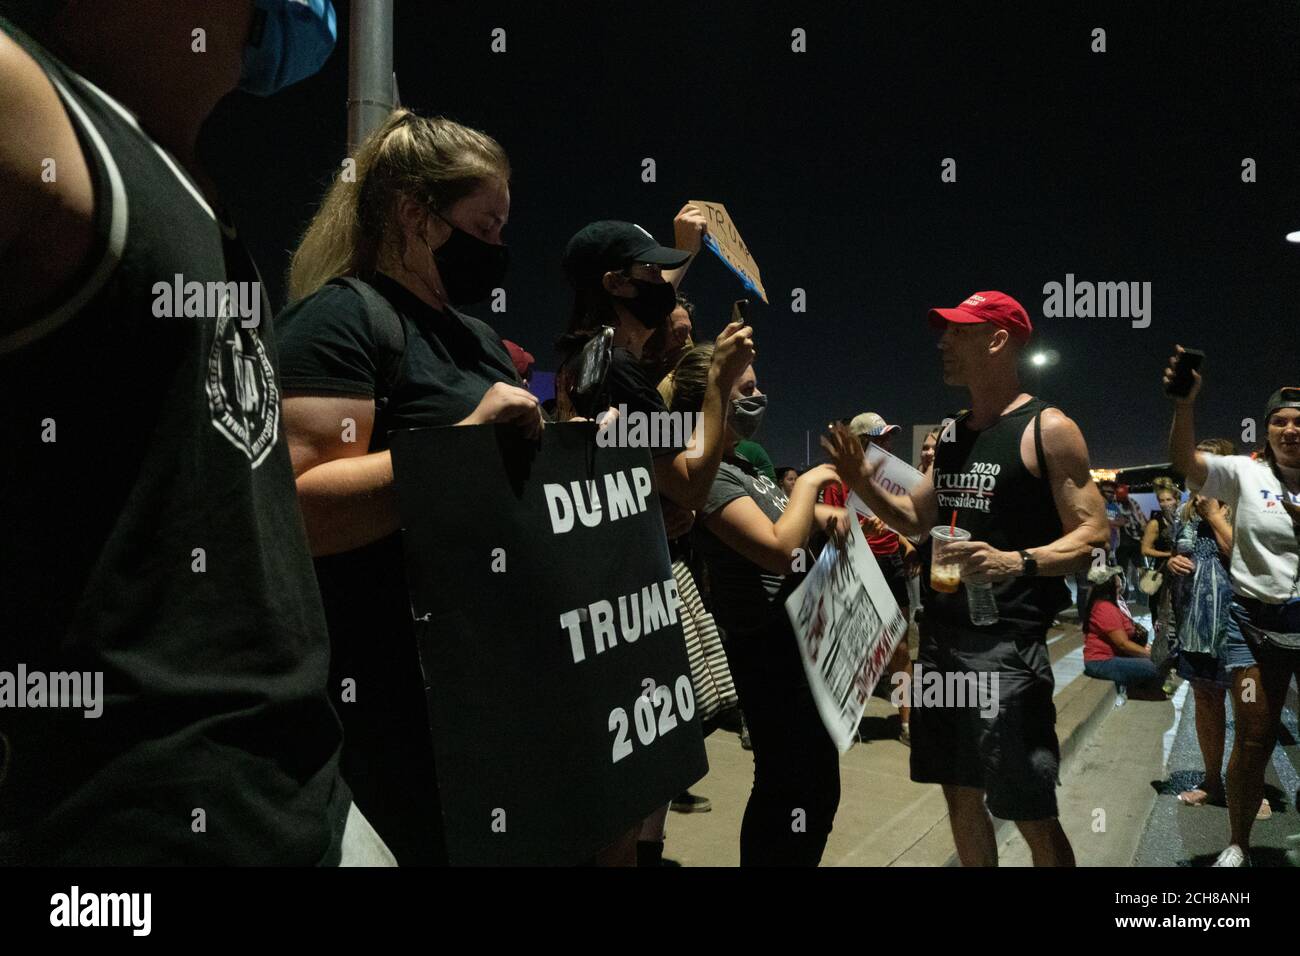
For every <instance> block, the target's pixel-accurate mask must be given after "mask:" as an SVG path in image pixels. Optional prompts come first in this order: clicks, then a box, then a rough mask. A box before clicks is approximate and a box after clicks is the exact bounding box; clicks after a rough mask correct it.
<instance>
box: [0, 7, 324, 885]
mask: <svg viewBox="0 0 1300 956" xmlns="http://www.w3.org/2000/svg"><path fill="white" fill-rule="evenodd" d="M0 30H3V31H4V32H5V33H6V34H8V35H9V36H10V37H11V38H12V39H13V40H14V41H16V42H17V43H18V44H19V45H21V46H22V47H23V48H24V49H25V50H26V51H27V52H28V53H29V54H30V55H31V56H32V57H33V59H35V60H36V62H37V63H38V64H40V66H41V67H42V68H43V69H44V71H45V73H46V75H47V76H48V77H49V79H50V81H51V83H52V84H53V86H54V88H55V90H56V91H57V92H58V95H59V97H60V99H61V100H62V102H63V105H64V108H65V110H66V111H67V115H68V117H69V118H70V120H71V122H72V125H73V127H74V129H75V130H76V133H77V137H78V140H79V142H80V145H81V150H82V153H83V154H84V156H85V159H86V163H87V165H88V166H89V168H90V171H91V177H92V181H93V185H94V194H95V212H94V216H95V232H96V237H95V242H94V245H93V248H92V250H91V252H90V254H89V256H88V257H87V260H86V265H85V267H84V268H83V270H82V272H81V274H80V275H78V276H76V277H74V282H73V283H72V284H71V287H70V288H69V289H67V290H64V293H65V294H63V295H61V296H59V297H58V303H57V304H53V305H52V307H51V308H50V310H49V311H48V312H47V313H46V315H45V318H44V319H41V320H39V321H38V322H37V323H35V324H34V325H32V326H28V327H27V328H26V329H24V330H22V331H20V332H18V333H17V334H13V335H7V336H6V335H0V401H2V402H3V407H4V409H5V414H4V415H3V416H2V417H0V444H2V445H3V447H4V448H5V454H4V455H3V456H0V529H3V530H2V531H0V535H2V537H0V672H8V673H9V674H11V675H13V674H15V673H16V672H17V671H18V669H19V668H20V666H21V667H22V668H24V669H25V671H26V673H27V674H28V675H30V674H32V673H33V672H42V673H46V674H48V673H50V672H64V673H70V672H89V673H91V674H92V675H93V674H94V673H95V672H100V673H102V675H103V676H102V682H103V683H102V701H101V703H102V716H100V717H99V718H87V717H84V716H83V710H81V709H49V708H24V709H17V708H14V707H13V706H12V702H11V703H10V705H9V706H6V707H3V708H0V733H2V734H3V736H4V738H5V739H6V741H7V745H8V753H7V767H5V768H0V863H12V862H18V861H22V862H33V863H46V864H56V865H62V864H104V863H112V864H153V863H169V864H172V863H197V864H273V863H274V864H297V865H311V864H315V863H321V862H325V863H328V862H335V861H337V859H338V845H337V844H338V839H337V838H338V834H339V832H340V823H341V820H342V817H343V816H344V815H345V814H346V812H347V805H348V802H349V797H348V793H347V789H346V787H345V786H343V784H342V782H341V780H340V778H339V772H338V751H339V746H340V736H341V731H340V727H339V723H338V720H337V718H336V716H335V714H334V711H333V709H332V707H331V705H330V701H329V699H328V697H327V695H326V685H325V680H326V673H327V667H328V663H329V644H328V639H327V636H326V630H325V622H324V619H323V614H322V611H321V605H320V598H319V595H318V593H317V591H316V584H315V578H314V576H313V573H312V565H311V560H310V557H309V554H308V549H307V542H306V535H305V533H304V530H303V525H302V520H301V517H300V515H299V511H298V504H297V501H296V496H295V492H294V478H293V472H292V468H291V466H290V462H289V454H288V448H287V445H286V442H285V437H284V426H283V422H282V421H281V418H280V394H279V390H278V385H277V381H276V356H275V350H274V345H273V341H272V335H271V327H270V309H269V306H268V303H267V302H266V300H265V297H264V296H262V297H261V298H260V300H259V301H260V308H261V315H260V325H258V326H257V327H244V322H245V321H249V322H251V315H250V316H249V317H248V318H247V319H244V318H242V317H241V315H240V314H232V312H235V311H236V310H235V309H232V307H231V305H230V300H229V299H227V298H224V297H223V296H222V295H221V291H222V290H217V295H216V297H215V298H214V299H213V300H212V301H213V302H218V303H223V304H222V305H220V306H219V307H218V308H216V309H209V308H208V307H207V303H206V301H205V303H204V305H203V306H202V307H199V305H198V302H197V300H196V301H195V308H194V310H193V311H194V312H195V313H201V314H192V315H191V316H189V317H187V316H186V315H185V314H184V309H183V308H182V313H181V314H180V315H174V316H172V317H166V316H165V315H164V314H160V313H166V312H167V311H168V302H167V301H166V300H170V299H172V298H173V297H172V294H171V293H169V292H166V291H165V290H164V289H163V288H162V286H168V287H170V286H172V285H173V283H174V281H175V277H176V276H178V275H179V276H181V277H183V280H184V281H185V282H191V281H192V282H198V283H204V286H203V288H205V289H206V288H207V286H206V284H207V283H209V282H212V283H218V282H221V283H224V282H227V281H232V282H238V283H247V284H246V285H244V286H243V289H244V290H246V291H247V292H249V293H251V292H252V291H253V289H254V287H253V286H252V285H251V283H252V282H254V281H258V276H257V274H256V272H255V270H254V269H253V266H252V262H251V260H249V259H248V258H247V256H246V255H245V254H244V251H243V247H242V246H241V245H240V243H239V242H238V240H237V239H235V238H234V236H233V233H232V232H230V231H229V230H227V229H225V228H223V226H222V225H221V223H220V222H219V221H218V219H217V218H216V216H215V215H214V213H213V211H212V209H211V208H210V207H209V206H208V204H207V203H206V202H205V201H204V199H203V197H202V194H201V192H200V191H199V190H198V189H197V188H196V187H195V186H194V184H193V183H192V182H191V181H190V180H189V179H188V178H187V177H186V176H185V174H184V172H183V171H182V170H181V169H180V167H179V165H178V164H177V163H176V162H175V161H174V160H173V159H172V158H171V157H170V156H169V155H167V154H166V153H165V152H164V151H163V150H162V149H161V148H159V147H158V146H157V145H156V144H155V143H154V142H153V140H151V139H150V138H149V137H148V136H147V135H146V134H145V133H144V132H142V131H141V130H140V128H139V126H138V125H137V123H136V120H135V119H134V117H133V116H132V115H131V114H130V113H129V112H128V111H127V110H126V109H125V108H124V107H122V106H121V105H120V104H118V103H117V102H116V101H115V100H113V99H112V98H110V97H109V96H108V95H107V94H105V93H103V92H101V91H100V90H99V89H98V88H96V87H94V86H93V85H92V84H90V83H89V82H88V81H87V80H85V79H84V78H82V77H81V76H79V75H78V74H76V73H74V72H73V71H71V70H70V69H68V68H66V67H64V66H63V65H62V64H60V63H59V62H58V61H57V60H55V59H54V58H53V57H51V56H50V55H49V54H48V53H46V52H45V51H44V50H43V49H42V48H41V47H40V46H39V45H37V44H36V43H35V42H34V41H32V40H31V39H30V38H28V37H26V36H24V35H23V34H22V33H21V32H20V31H18V30H16V29H15V28H13V27H12V26H11V25H10V24H8V23H6V22H4V21H3V20H0ZM51 254H52V255H58V254H59V253H58V250H51ZM158 284H161V285H158ZM237 288H238V287H237ZM227 291H228V289H227ZM258 291H260V285H259V287H258ZM205 299H206V296H205ZM247 301H248V303H249V304H250V312H251V302H252V298H251V296H250V297H249V298H248V300H247ZM170 305H171V306H174V305H175V302H174V301H173V302H171V303H170ZM2 307H3V306H0V308H2ZM51 438H53V440H52V441H51V440H50V439H51ZM3 677H4V675H3V674H0V680H3ZM29 680H30V676H29ZM0 690H2V686H0ZM92 690H93V676H92ZM4 750H5V748H4V747H0V754H3V753H4ZM5 759H6V757H5V756H0V761H4V760H5ZM198 811H202V812H201V813H199V812H198Z"/></svg>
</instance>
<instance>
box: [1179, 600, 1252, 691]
mask: <svg viewBox="0 0 1300 956" xmlns="http://www.w3.org/2000/svg"><path fill="white" fill-rule="evenodd" d="M1254 664H1255V655H1254V653H1253V652H1252V651H1251V649H1250V645H1249V644H1248V643H1246V638H1245V637H1243V636H1242V633H1241V627H1240V626H1239V625H1238V624H1237V618H1236V615H1235V614H1231V613H1230V614H1229V615H1228V627H1227V637H1226V638H1225V639H1224V642H1223V646H1222V647H1221V648H1219V653H1218V654H1217V655H1216V654H1197V653H1193V652H1190V651H1182V652H1180V653H1179V655H1178V676H1179V677H1181V678H1183V679H1184V680H1202V681H1211V682H1212V683H1215V684H1218V685H1219V686H1221V687H1230V686H1232V672H1233V671H1238V670H1241V669H1242V668H1243V667H1252V666H1254Z"/></svg>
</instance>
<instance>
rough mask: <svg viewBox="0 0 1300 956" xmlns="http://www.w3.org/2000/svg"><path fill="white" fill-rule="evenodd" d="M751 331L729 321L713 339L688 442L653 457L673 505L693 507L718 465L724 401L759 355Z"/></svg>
mask: <svg viewBox="0 0 1300 956" xmlns="http://www.w3.org/2000/svg"><path fill="white" fill-rule="evenodd" d="M753 335H754V330H753V329H752V328H750V327H749V326H748V325H741V324H740V323H739V322H732V323H731V324H730V325H728V326H727V327H726V328H725V329H723V331H722V334H721V335H719V336H718V338H717V340H716V341H715V348H714V350H713V361H712V364H710V366H709V382H708V387H707V388H706V389H705V392H704V405H703V407H702V408H701V409H700V416H699V418H698V420H697V421H696V424H695V431H694V433H693V434H692V435H691V441H690V446H689V447H688V448H687V449H686V450H685V451H680V452H678V453H677V454H676V455H661V456H659V457H658V458H656V459H655V480H656V482H657V485H658V489H659V493H660V494H661V495H663V496H665V497H666V498H668V499H669V500H671V501H673V502H674V503H676V504H677V505H679V506H681V507H683V508H687V509H689V510H691V511H696V510H698V509H699V508H701V507H702V506H703V505H704V502H705V501H706V500H707V499H708V496H709V489H710V488H711V487H713V479H714V478H715V477H716V476H717V474H718V465H719V464H721V462H722V454H723V452H724V451H725V450H726V447H727V406H728V405H730V404H731V390H732V388H733V387H734V386H735V384H736V380H737V379H739V378H740V376H741V375H743V374H744V373H745V369H747V368H749V366H750V364H751V363H752V362H753V361H754V356H755V355H756V354H757V353H756V352H755V350H754V340H753Z"/></svg>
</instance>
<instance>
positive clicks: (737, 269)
mask: <svg viewBox="0 0 1300 956" xmlns="http://www.w3.org/2000/svg"><path fill="white" fill-rule="evenodd" d="M690 203H691V205H692V206H695V207H696V208H697V209H699V210H700V212H702V213H703V214H704V218H705V219H707V220H708V223H709V231H708V232H707V233H705V235H704V244H705V245H706V246H708V247H709V248H710V249H712V250H713V252H714V254H715V255H717V257H718V258H719V259H721V260H722V261H723V262H724V263H726V265H727V268H729V269H730V270H731V271H732V272H734V273H735V274H736V275H737V276H739V277H740V281H741V282H743V283H744V284H745V287H746V288H747V289H749V290H750V291H752V292H755V293H757V295H758V297H759V298H760V299H762V300H763V301H764V302H766V301H767V292H766V291H764V289H763V279H762V276H760V275H759V273H758V263H757V262H755V261H754V257H753V256H752V255H751V254H750V252H749V246H747V245H745V240H744V239H742V238H740V230H739V229H737V228H736V223H735V221H734V220H733V219H732V218H731V216H730V214H728V212H727V207H726V206H724V205H722V203H717V202H705V201H704V200H703V199H692V200H690Z"/></svg>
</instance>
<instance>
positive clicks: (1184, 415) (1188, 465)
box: [1163, 345, 1210, 488]
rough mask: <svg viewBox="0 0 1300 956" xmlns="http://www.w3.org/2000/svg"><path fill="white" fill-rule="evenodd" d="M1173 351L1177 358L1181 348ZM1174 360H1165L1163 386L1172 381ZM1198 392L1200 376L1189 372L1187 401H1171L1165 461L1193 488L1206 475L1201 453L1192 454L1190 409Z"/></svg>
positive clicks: (1170, 357)
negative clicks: (1171, 414)
mask: <svg viewBox="0 0 1300 956" xmlns="http://www.w3.org/2000/svg"><path fill="white" fill-rule="evenodd" d="M1174 351H1175V352H1176V353H1177V354H1179V355H1181V354H1182V352H1183V347H1182V346H1181V345H1175V346H1174ZM1175 358H1176V355H1171V356H1169V364H1168V365H1167V366H1166V367H1165V372H1164V376H1163V381H1164V384H1166V385H1168V384H1169V383H1170V381H1172V380H1173V377H1174V365H1175ZM1200 392H1201V373H1200V372H1193V373H1192V388H1191V391H1189V392H1188V393H1187V397H1186V398H1175V399H1173V403H1174V423H1173V426H1172V427H1171V428H1170V429H1169V460H1170V462H1172V463H1173V466H1174V469H1175V470H1176V471H1178V472H1181V473H1182V475H1183V476H1184V477H1185V478H1186V479H1187V483H1188V484H1189V485H1192V486H1194V487H1196V488H1199V487H1201V485H1203V484H1205V479H1206V478H1208V477H1209V473H1210V472H1209V469H1208V468H1207V467H1206V464H1205V453H1204V452H1200V451H1197V450H1196V427H1195V425H1194V423H1193V421H1192V406H1193V405H1195V403H1196V396H1197V395H1199V394H1200Z"/></svg>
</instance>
